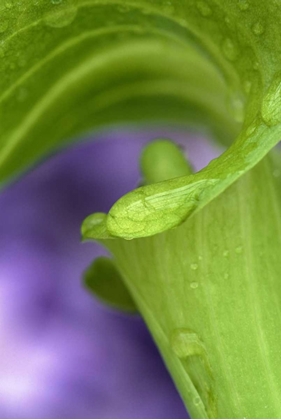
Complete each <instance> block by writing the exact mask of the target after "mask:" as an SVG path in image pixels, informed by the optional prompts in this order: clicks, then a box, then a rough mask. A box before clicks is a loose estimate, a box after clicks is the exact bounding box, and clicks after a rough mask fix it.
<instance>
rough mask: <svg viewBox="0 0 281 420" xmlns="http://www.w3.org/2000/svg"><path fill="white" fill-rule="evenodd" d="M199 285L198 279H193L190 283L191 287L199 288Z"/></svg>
mask: <svg viewBox="0 0 281 420" xmlns="http://www.w3.org/2000/svg"><path fill="white" fill-rule="evenodd" d="M198 286H199V284H198V283H197V281H193V282H192V283H190V287H191V289H197V288H198Z"/></svg>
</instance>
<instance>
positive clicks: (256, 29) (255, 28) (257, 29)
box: [252, 22, 264, 36]
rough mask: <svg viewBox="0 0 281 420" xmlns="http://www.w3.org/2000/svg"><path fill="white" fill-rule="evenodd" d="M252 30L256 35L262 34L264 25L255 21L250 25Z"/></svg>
mask: <svg viewBox="0 0 281 420" xmlns="http://www.w3.org/2000/svg"><path fill="white" fill-rule="evenodd" d="M252 31H253V33H254V34H255V35H257V36H259V35H262V34H263V33H264V26H263V25H262V23H260V22H257V23H255V24H254V26H253V27H252Z"/></svg>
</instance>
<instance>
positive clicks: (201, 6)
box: [196, 1, 212, 17]
mask: <svg viewBox="0 0 281 420" xmlns="http://www.w3.org/2000/svg"><path fill="white" fill-rule="evenodd" d="M196 7H197V9H198V11H199V13H200V14H201V15H202V16H203V17H208V16H211V14H212V9H211V8H210V6H209V5H208V3H206V2H205V1H198V2H197V3H196Z"/></svg>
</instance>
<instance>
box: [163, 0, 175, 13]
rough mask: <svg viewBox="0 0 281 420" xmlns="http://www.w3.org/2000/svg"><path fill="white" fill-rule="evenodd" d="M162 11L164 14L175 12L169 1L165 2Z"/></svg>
mask: <svg viewBox="0 0 281 420" xmlns="http://www.w3.org/2000/svg"><path fill="white" fill-rule="evenodd" d="M163 10H164V12H166V13H169V14H171V13H174V12H175V6H174V5H173V3H172V1H171V0H167V1H166V2H165V3H164V4H163Z"/></svg>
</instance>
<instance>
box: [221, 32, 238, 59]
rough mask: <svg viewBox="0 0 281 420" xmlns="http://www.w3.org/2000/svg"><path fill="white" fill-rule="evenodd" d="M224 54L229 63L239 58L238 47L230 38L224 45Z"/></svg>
mask: <svg viewBox="0 0 281 420" xmlns="http://www.w3.org/2000/svg"><path fill="white" fill-rule="evenodd" d="M222 52H223V55H224V56H225V58H227V59H228V60H229V61H235V60H237V58H238V50H237V47H236V46H235V45H234V44H233V42H232V41H231V39H230V38H226V39H225V40H224V42H223V44H222Z"/></svg>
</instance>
